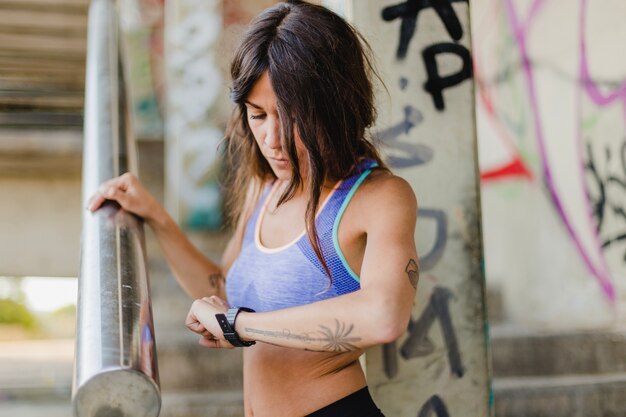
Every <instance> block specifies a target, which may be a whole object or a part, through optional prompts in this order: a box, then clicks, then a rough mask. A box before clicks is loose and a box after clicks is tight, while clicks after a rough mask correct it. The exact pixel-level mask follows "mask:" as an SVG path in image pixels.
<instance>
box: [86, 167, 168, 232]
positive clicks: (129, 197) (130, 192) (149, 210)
mask: <svg viewBox="0 0 626 417" xmlns="http://www.w3.org/2000/svg"><path fill="white" fill-rule="evenodd" d="M105 200H114V201H116V202H117V203H118V204H119V205H120V206H121V207H122V208H123V209H124V210H126V211H128V212H131V213H134V214H136V215H138V216H140V217H143V218H144V219H145V220H146V221H148V222H150V221H153V220H155V219H156V218H157V217H158V216H159V214H160V213H161V212H162V211H163V208H162V207H161V205H160V204H159V203H158V201H156V199H155V198H154V197H153V196H152V195H151V194H150V193H149V192H148V191H147V190H146V189H145V188H144V187H143V185H142V184H141V182H140V181H139V179H137V177H135V176H134V175H133V174H131V173H129V172H127V173H126V174H123V175H121V176H119V177H116V178H113V179H110V180H108V181H106V182H104V183H103V184H102V185H100V187H98V191H97V192H96V193H95V194H94V195H93V196H92V197H91V198H90V199H89V203H88V204H87V209H88V210H90V211H92V212H93V211H96V210H97V209H98V208H99V207H100V206H101V205H102V203H104V201H105Z"/></svg>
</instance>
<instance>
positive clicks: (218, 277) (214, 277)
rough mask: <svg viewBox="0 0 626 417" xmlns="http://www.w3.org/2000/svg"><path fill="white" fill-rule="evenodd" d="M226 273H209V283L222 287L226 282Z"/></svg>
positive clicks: (213, 286)
mask: <svg viewBox="0 0 626 417" xmlns="http://www.w3.org/2000/svg"><path fill="white" fill-rule="evenodd" d="M224 281H225V279H224V275H222V274H220V273H217V274H211V275H209V285H210V286H211V288H215V289H217V288H220V287H221V286H222V285H223V284H224Z"/></svg>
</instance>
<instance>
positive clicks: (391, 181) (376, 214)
mask: <svg viewBox="0 0 626 417" xmlns="http://www.w3.org/2000/svg"><path fill="white" fill-rule="evenodd" d="M354 203H355V205H356V206H357V207H358V212H359V217H361V218H362V219H363V220H364V221H366V222H367V223H366V224H368V225H371V226H375V225H377V224H381V223H388V222H393V223H395V222H399V223H405V224H406V223H415V221H416V217H417V198H416V196H415V193H414V192H413V188H412V187H411V185H410V184H409V183H408V182H407V181H406V180H405V179H404V178H402V177H399V176H397V175H394V174H392V173H390V172H387V171H374V172H372V173H371V174H370V175H369V176H368V177H367V178H366V180H365V181H364V182H363V184H361V186H360V187H359V189H358V190H357V192H356V193H355V195H354ZM381 214H384V215H382V216H381ZM367 228H369V227H367Z"/></svg>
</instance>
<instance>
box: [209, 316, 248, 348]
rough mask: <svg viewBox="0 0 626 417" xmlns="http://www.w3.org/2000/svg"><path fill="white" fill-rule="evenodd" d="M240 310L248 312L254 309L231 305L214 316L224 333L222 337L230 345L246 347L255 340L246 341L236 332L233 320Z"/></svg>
mask: <svg viewBox="0 0 626 417" xmlns="http://www.w3.org/2000/svg"><path fill="white" fill-rule="evenodd" d="M241 311H245V312H248V313H254V312H255V311H254V310H253V309H251V308H247V307H233V308H229V309H228V312H227V313H226V314H222V313H220V314H216V315H215V318H216V319H217V322H218V323H219V325H220V327H221V328H222V332H223V333H224V338H225V339H226V340H228V341H229V342H230V344H231V345H233V346H235V347H246V346H252V345H254V344H255V343H256V342H254V341H251V342H246V341H244V340H241V338H240V337H239V335H238V334H237V332H236V331H235V320H236V319H237V314H239V313H240V312H241Z"/></svg>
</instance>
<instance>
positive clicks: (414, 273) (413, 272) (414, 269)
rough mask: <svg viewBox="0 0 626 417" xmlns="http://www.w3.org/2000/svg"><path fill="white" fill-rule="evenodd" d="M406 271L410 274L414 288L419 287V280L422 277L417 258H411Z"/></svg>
mask: <svg viewBox="0 0 626 417" xmlns="http://www.w3.org/2000/svg"><path fill="white" fill-rule="evenodd" d="M404 271H405V272H406V273H407V275H408V276H409V281H410V282H411V286H412V287H413V288H417V281H419V278H420V267H419V265H418V264H417V262H415V259H411V260H410V261H409V263H408V264H407V265H406V268H404Z"/></svg>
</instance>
